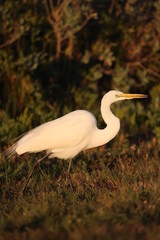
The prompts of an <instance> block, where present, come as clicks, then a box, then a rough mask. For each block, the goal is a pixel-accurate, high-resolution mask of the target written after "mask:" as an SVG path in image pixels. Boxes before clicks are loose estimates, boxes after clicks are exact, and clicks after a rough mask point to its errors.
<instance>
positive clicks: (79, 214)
mask: <svg viewBox="0 0 160 240" xmlns="http://www.w3.org/2000/svg"><path fill="white" fill-rule="evenodd" d="M0 12H1V13H2V14H1V15H0V22H1V28H0V142H1V144H0V150H1V152H2V151H3V150H5V149H6V148H7V147H8V146H9V145H10V144H11V143H9V141H10V140H11V139H13V138H15V137H17V136H19V135H21V134H22V133H24V132H26V131H28V130H29V129H31V128H33V127H35V126H37V125H39V124H41V123H43V122H46V121H49V120H51V119H55V118H57V117H59V116H62V115H63V114H66V113H68V112H69V111H71V110H74V109H80V108H81V109H88V110H90V111H91V112H93V113H94V114H95V115H96V117H97V119H98V125H99V127H103V126H104V125H103V120H102V118H101V115H100V110H99V106H100V100H101V98H102V96H103V95H104V93H105V92H107V91H108V90H110V89H118V90H120V91H123V92H131V93H146V94H148V95H149V97H148V99H147V100H140V101H132V102H131V101H130V102H128V101H126V102H123V103H120V104H118V103H117V104H115V105H114V106H112V108H113V112H114V113H115V114H116V115H117V116H118V117H119V118H120V119H121V131H120V133H119V135H118V136H117V138H116V139H115V140H114V141H112V142H111V143H109V144H108V145H107V146H106V147H102V148H98V149H95V150H92V151H88V152H86V153H84V154H83V153H82V154H81V155H79V156H78V157H77V158H76V159H75V160H74V161H73V165H72V180H73V184H74V188H75V191H74V193H73V192H71V190H70V188H69V186H68V182H67V180H66V176H65V173H66V169H67V162H64V161H61V160H56V159H55V160H53V161H48V160H47V161H44V162H42V163H41V164H40V166H39V167H38V168H37V169H36V170H35V172H34V175H33V177H32V179H31V180H30V182H29V184H28V187H27V189H26V191H25V194H24V196H23V198H19V193H20V190H21V189H22V187H23V185H24V183H25V180H26V178H27V176H28V174H29V171H30V169H31V167H32V165H33V163H34V161H35V158H37V157H38V156H37V155H32V156H30V155H26V156H23V157H21V158H18V157H17V156H13V157H12V158H11V159H3V158H1V162H0V199H1V200H0V209H1V212H0V240H1V239H35V238H39V239H44V238H46V239H57V238H60V239H64V238H65V239H82V238H84V237H85V238H86V239H128V235H129V236H130V238H131V239H159V238H160V220H159V219H160V207H159V201H160V192H159V183H160V182H159V181H160V180H159V167H160V166H159V143H160V111H159V106H160V83H159V76H160V41H159V40H160V21H159V14H160V0H154V1H143V0H142V1H138V0H121V1H114V0H107V1H98V0H90V1H89V0H88V1H82V0H75V1H71V0H34V1H31V0H28V1H26V0H22V1H19V0H15V1H10V0H5V1H4V0H2V1H1V4H0ZM0 157H1V156H0Z"/></svg>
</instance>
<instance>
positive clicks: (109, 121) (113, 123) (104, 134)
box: [88, 101, 120, 148]
mask: <svg viewBox="0 0 160 240" xmlns="http://www.w3.org/2000/svg"><path fill="white" fill-rule="evenodd" d="M101 114H102V117H103V120H104V122H105V123H106V125H107V126H106V127H105V128H104V129H98V128H96V129H95V131H94V133H93V135H92V139H91V143H90V144H89V146H88V148H93V147H98V146H101V145H104V144H106V143H107V142H109V141H110V140H112V139H113V138H114V137H115V136H116V135H117V133H118V131H119V129H120V121H119V119H118V118H117V117H116V116H115V115H114V114H113V113H112V112H111V110H110V104H108V105H107V106H106V104H104V103H103V101H102V104H101Z"/></svg>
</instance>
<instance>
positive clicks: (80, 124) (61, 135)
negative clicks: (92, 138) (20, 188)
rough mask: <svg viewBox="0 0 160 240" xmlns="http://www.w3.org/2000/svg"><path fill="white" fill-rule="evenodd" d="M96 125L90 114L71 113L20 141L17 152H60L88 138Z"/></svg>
mask: <svg viewBox="0 0 160 240" xmlns="http://www.w3.org/2000/svg"><path fill="white" fill-rule="evenodd" d="M94 124H95V120H94V118H93V116H91V114H90V113H89V112H87V111H82V110H81V111H80V110H79V111H74V112H71V113H69V114H67V115H65V116H63V117H61V118H58V119H56V120H53V121H50V122H47V123H44V124H42V125H41V126H39V127H37V128H35V129H33V130H31V131H30V132H29V133H27V134H26V135H25V136H24V137H22V138H21V139H20V140H19V141H18V143H17V148H16V152H17V153H18V154H23V153H25V152H39V151H44V150H50V149H55V151H58V150H59V149H64V148H68V147H73V146H76V145H77V144H79V143H80V142H81V141H83V140H84V139H85V137H86V136H88V134H89V132H90V128H91V127H92V125H94Z"/></svg>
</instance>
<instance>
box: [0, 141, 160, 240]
mask: <svg viewBox="0 0 160 240" xmlns="http://www.w3.org/2000/svg"><path fill="white" fill-rule="evenodd" d="M110 145H111V146H108V148H106V149H105V148H97V149H95V150H92V151H87V152H85V153H82V154H80V155H79V156H77V157H76V159H74V161H73V163H72V169H71V177H72V182H73V185H74V192H72V191H71V188H70V186H69V183H68V181H67V178H66V171H67V167H68V162H64V161H62V160H56V159H54V160H52V161H49V160H45V161H44V162H41V164H40V165H39V166H38V167H37V168H36V169H35V171H34V174H33V176H32V178H31V179H30V181H29V184H28V186H27V188H26V190H25V192H24V194H23V197H22V196H19V193H20V190H21V189H22V187H23V186H24V183H25V180H26V178H27V176H28V174H29V172H30V170H31V168H32V165H33V162H34V160H35V158H36V155H34V156H33V155H32V156H29V155H27V156H24V157H23V158H18V159H17V158H16V157H13V158H12V159H10V160H3V162H2V164H1V166H0V168H1V169H0V182H1V190H0V197H1V201H0V202H1V205H0V208H1V215H0V233H1V234H0V240H2V239H4V240H6V239H12V240H14V239H16V240H20V239H26V240H27V239H128V237H129V238H130V239H141V240H143V239H144V240H147V239H152V240H153V239H160V188H159V185H160V177H159V171H160V169H159V168H160V166H159V159H158V150H157V148H158V146H157V142H156V140H155V139H152V140H151V141H150V142H149V141H148V142H142V141H141V142H139V143H138V144H137V145H135V144H132V145H131V146H130V147H129V148H128V147H122V146H118V140H115V143H114V145H113V144H110Z"/></svg>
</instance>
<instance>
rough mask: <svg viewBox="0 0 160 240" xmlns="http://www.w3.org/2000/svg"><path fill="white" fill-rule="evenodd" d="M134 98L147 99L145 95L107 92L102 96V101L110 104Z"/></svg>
mask: <svg viewBox="0 0 160 240" xmlns="http://www.w3.org/2000/svg"><path fill="white" fill-rule="evenodd" d="M135 98H147V95H145V94H133V93H123V92H120V91H115V90H112V91H109V92H108V93H106V94H105V95H104V97H103V98H102V101H105V102H108V103H110V104H112V103H114V102H117V101H122V100H129V99H135Z"/></svg>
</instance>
